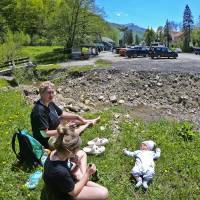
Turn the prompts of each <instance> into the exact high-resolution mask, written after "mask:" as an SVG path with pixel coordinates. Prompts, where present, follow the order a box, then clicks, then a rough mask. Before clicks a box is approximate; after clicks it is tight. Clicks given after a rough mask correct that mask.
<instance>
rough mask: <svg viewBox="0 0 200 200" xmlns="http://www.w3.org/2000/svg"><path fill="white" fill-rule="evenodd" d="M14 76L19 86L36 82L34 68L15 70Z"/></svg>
mask: <svg viewBox="0 0 200 200" xmlns="http://www.w3.org/2000/svg"><path fill="white" fill-rule="evenodd" d="M12 74H13V76H14V77H15V79H16V80H17V82H18V83H19V84H24V83H31V82H32V81H34V80H35V77H34V69H33V68H32V67H20V68H14V69H13V71H12Z"/></svg>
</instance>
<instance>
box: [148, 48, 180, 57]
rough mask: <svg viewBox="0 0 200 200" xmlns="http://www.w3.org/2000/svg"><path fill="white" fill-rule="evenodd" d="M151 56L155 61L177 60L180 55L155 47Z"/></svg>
mask: <svg viewBox="0 0 200 200" xmlns="http://www.w3.org/2000/svg"><path fill="white" fill-rule="evenodd" d="M149 56H150V57H151V58H152V59H154V58H155V57H156V58H162V57H166V58H177V57H178V54H177V53H176V52H174V51H171V50H170V49H168V48H167V47H154V48H152V50H151V52H150V53H149Z"/></svg>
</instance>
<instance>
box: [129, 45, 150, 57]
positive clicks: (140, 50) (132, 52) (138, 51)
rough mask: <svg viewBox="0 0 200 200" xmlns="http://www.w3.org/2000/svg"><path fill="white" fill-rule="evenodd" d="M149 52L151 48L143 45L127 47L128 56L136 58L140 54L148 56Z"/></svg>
mask: <svg viewBox="0 0 200 200" xmlns="http://www.w3.org/2000/svg"><path fill="white" fill-rule="evenodd" d="M148 53H149V50H148V49H147V48H146V47H141V46H135V47H133V48H130V49H127V50H126V56H127V57H128V58H131V57H133V58H136V57H138V56H143V57H146V56H147V55H148Z"/></svg>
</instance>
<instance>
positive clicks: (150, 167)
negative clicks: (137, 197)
mask: <svg viewBox="0 0 200 200" xmlns="http://www.w3.org/2000/svg"><path fill="white" fill-rule="evenodd" d="M154 146H155V142H153V141H151V140H149V141H144V142H142V143H141V145H140V150H137V151H134V152H131V151H128V150H127V149H124V150H123V153H124V154H125V155H127V156H130V157H135V158H136V162H135V166H134V167H133V169H132V170H131V174H132V175H133V177H134V178H135V179H136V181H137V183H136V186H135V187H136V188H139V187H140V186H142V185H143V187H144V189H147V188H148V183H149V182H150V181H152V179H153V176H154V174H155V171H154V168H155V163H154V160H155V159H157V158H159V157H160V153H161V150H160V149H159V148H156V150H155V151H153V149H154Z"/></svg>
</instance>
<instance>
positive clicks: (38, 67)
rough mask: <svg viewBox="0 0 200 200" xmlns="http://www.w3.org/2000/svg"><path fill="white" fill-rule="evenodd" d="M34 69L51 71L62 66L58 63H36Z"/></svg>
mask: <svg viewBox="0 0 200 200" xmlns="http://www.w3.org/2000/svg"><path fill="white" fill-rule="evenodd" d="M35 69H36V70H38V71H52V70H57V69H62V66H60V65H58V64H51V65H38V66H37V67H36V68H35Z"/></svg>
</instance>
